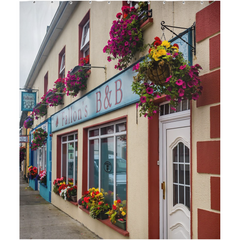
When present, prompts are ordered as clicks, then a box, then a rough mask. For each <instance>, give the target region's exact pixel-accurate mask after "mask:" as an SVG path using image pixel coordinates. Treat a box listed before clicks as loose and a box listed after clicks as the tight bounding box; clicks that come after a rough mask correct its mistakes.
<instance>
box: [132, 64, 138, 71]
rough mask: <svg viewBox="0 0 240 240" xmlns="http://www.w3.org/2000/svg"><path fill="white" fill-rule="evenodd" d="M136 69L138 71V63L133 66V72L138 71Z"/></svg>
mask: <svg viewBox="0 0 240 240" xmlns="http://www.w3.org/2000/svg"><path fill="white" fill-rule="evenodd" d="M138 69H139V63H137V64H136V65H134V66H133V71H134V70H138Z"/></svg>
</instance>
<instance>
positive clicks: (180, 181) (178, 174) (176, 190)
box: [172, 142, 190, 208]
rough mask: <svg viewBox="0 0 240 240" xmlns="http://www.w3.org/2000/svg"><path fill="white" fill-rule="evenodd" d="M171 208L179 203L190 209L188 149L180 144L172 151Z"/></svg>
mask: <svg viewBox="0 0 240 240" xmlns="http://www.w3.org/2000/svg"><path fill="white" fill-rule="evenodd" d="M172 158H173V159H172V160H173V206H174V205H176V204H178V203H181V204H184V205H185V206H187V207H188V208H190V164H189V148H188V147H187V146H185V145H184V144H183V143H182V142H180V143H178V145H177V146H176V147H175V148H174V149H173V150H172Z"/></svg>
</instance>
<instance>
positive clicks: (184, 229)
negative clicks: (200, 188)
mask: <svg viewBox="0 0 240 240" xmlns="http://www.w3.org/2000/svg"><path fill="white" fill-rule="evenodd" d="M189 113H190V111H189V110H188V111H184V112H178V113H174V114H169V115H168V116H162V117H160V125H159V126H160V128H159V131H160V135H159V136H160V162H159V165H160V166H159V177H160V178H159V179H160V238H166V239H189V238H190V157H189V156H190V119H189Z"/></svg>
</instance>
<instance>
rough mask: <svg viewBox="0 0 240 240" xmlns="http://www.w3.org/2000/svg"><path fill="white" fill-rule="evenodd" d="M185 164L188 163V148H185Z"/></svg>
mask: <svg viewBox="0 0 240 240" xmlns="http://www.w3.org/2000/svg"><path fill="white" fill-rule="evenodd" d="M185 162H186V163H189V148H188V147H187V146H185Z"/></svg>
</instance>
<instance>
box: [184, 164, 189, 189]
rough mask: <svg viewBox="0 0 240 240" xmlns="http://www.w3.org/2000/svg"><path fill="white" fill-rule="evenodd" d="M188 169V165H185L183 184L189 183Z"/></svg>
mask: <svg viewBox="0 0 240 240" xmlns="http://www.w3.org/2000/svg"><path fill="white" fill-rule="evenodd" d="M189 178H190V170H189V165H185V184H187V185H190V181H189Z"/></svg>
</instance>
